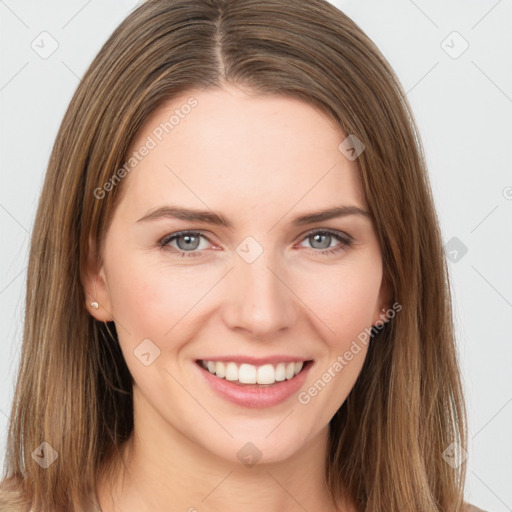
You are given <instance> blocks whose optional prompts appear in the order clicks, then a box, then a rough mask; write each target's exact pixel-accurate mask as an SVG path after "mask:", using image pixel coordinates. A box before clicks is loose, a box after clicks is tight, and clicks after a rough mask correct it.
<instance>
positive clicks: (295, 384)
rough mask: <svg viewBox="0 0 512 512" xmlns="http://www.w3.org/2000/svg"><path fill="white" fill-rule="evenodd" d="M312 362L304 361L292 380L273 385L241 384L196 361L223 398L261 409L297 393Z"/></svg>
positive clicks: (207, 379) (213, 387)
mask: <svg viewBox="0 0 512 512" xmlns="http://www.w3.org/2000/svg"><path fill="white" fill-rule="evenodd" d="M312 364H313V361H308V362H306V363H304V366H303V368H302V370H301V372H300V373H299V374H297V375H296V376H295V377H293V379H290V380H284V381H281V382H276V383H274V384H272V385H258V384H244V385H240V384H235V383H234V382H232V381H229V380H226V379H221V378H219V377H217V376H215V375H213V374H212V373H210V372H209V371H208V370H206V369H205V368H203V367H202V366H201V363H198V362H196V366H197V367H198V368H199V370H200V371H201V374H202V375H203V376H204V378H205V379H206V381H207V382H208V384H209V385H210V386H211V387H212V389H213V390H214V391H216V392H217V393H218V394H219V395H220V396H221V397H222V398H224V399H225V400H228V401H229V402H232V403H234V404H237V405H241V406H243V407H253V408H259V409H261V408H264V407H272V406H273V405H278V404H280V403H282V402H284V401H285V400H287V399H288V398H290V397H291V396H292V395H294V394H295V393H297V392H298V391H299V389H300V388H301V387H302V386H303V384H304V381H305V380H306V377H307V374H308V372H309V369H310V368H311V366H312Z"/></svg>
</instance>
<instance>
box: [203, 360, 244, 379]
mask: <svg viewBox="0 0 512 512" xmlns="http://www.w3.org/2000/svg"><path fill="white" fill-rule="evenodd" d="M214 364H216V363H214ZM208 371H210V369H208ZM215 372H217V370H215ZM210 373H213V372H210ZM226 380H238V367H237V365H236V363H227V364H226Z"/></svg>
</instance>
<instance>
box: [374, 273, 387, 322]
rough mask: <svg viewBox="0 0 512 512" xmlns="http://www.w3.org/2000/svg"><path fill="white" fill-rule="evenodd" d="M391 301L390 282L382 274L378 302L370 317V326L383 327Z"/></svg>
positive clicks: (385, 275)
mask: <svg viewBox="0 0 512 512" xmlns="http://www.w3.org/2000/svg"><path fill="white" fill-rule="evenodd" d="M391 301H392V287H391V281H390V279H389V277H388V275H387V273H384V274H383V276H382V282H381V286H380V292H379V300H378V301H377V304H376V306H375V311H374V312H373V317H372V325H374V326H379V325H383V324H384V323H386V322H387V321H388V319H389V318H388V315H387V314H386V312H387V311H388V309H390V308H391Z"/></svg>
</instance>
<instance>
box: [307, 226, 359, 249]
mask: <svg viewBox="0 0 512 512" xmlns="http://www.w3.org/2000/svg"><path fill="white" fill-rule="evenodd" d="M306 240H307V241H310V242H309V243H310V244H311V245H312V247H313V249H320V250H318V251H315V252H318V253H320V254H333V253H337V252H338V251H341V250H343V249H344V248H346V247H350V246H351V244H352V237H350V236H349V235H347V234H346V233H342V232H339V231H330V230H325V229H324V230H317V231H310V232H309V233H306V235H305V238H304V241H306ZM333 240H337V241H338V242H340V243H339V244H337V245H335V246H334V247H333V246H332V245H331V242H332V241H333ZM317 244H318V245H317ZM315 245H317V246H316V247H315Z"/></svg>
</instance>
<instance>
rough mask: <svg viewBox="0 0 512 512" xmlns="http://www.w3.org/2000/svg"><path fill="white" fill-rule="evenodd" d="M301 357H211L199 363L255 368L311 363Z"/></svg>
mask: <svg viewBox="0 0 512 512" xmlns="http://www.w3.org/2000/svg"><path fill="white" fill-rule="evenodd" d="M310 360H311V359H307V358H304V357H301V356H288V355H275V356H267V357H252V356H237V355H226V356H211V357H204V358H202V359H198V361H214V362H219V361H220V362H225V363H230V362H233V363H238V364H243V363H246V364H252V365H254V366H263V365H264V364H276V363H296V362H299V361H302V362H303V363H305V362H306V361H310Z"/></svg>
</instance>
